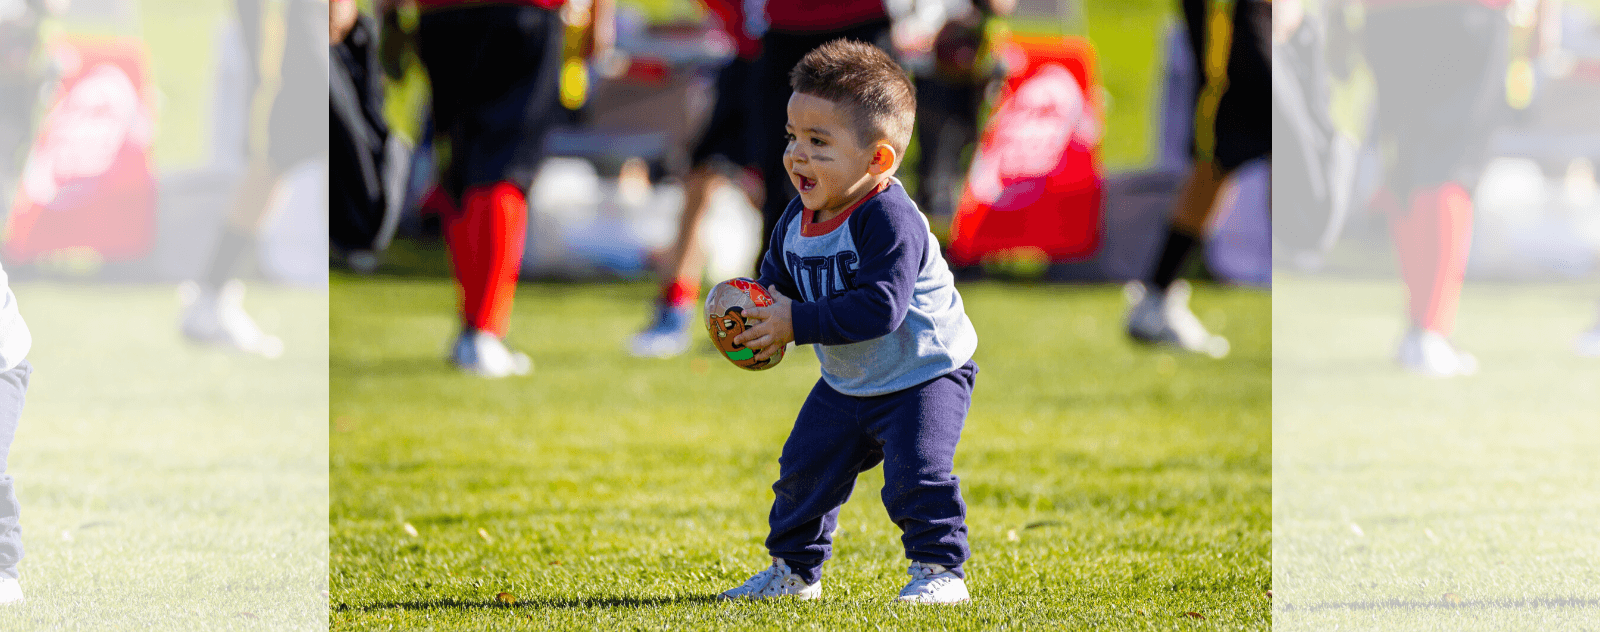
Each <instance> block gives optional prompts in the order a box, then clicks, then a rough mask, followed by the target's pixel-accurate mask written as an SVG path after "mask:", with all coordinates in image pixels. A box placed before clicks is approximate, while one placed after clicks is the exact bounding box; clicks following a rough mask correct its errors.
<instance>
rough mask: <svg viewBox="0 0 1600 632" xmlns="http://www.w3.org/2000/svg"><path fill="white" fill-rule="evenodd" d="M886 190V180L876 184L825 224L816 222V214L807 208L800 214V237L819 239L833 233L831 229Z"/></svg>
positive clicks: (887, 185) (887, 184) (887, 182)
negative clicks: (870, 190)
mask: <svg viewBox="0 0 1600 632" xmlns="http://www.w3.org/2000/svg"><path fill="white" fill-rule="evenodd" d="M888 188H889V181H888V180H884V181H883V182H880V183H878V186H877V187H876V188H874V189H872V192H871V193H868V194H866V196H864V197H862V198H861V199H860V200H856V203H855V204H852V205H851V206H850V208H847V209H845V210H844V212H843V213H840V214H838V215H835V216H833V219H830V220H828V221H826V222H820V223H819V222H817V221H816V217H817V212H816V211H814V210H811V209H809V208H808V209H805V210H804V211H802V212H801V213H800V236H801V237H821V236H823V235H826V234H828V233H831V232H833V229H835V228H838V227H839V226H840V225H841V224H844V221H845V220H847V219H850V214H851V213H854V212H856V209H858V208H861V205H862V204H866V203H867V200H870V199H872V198H874V197H877V195H878V194H879V193H883V192H884V191H885V190H888Z"/></svg>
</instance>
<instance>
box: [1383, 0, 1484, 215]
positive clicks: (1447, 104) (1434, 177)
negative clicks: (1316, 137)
mask: <svg viewBox="0 0 1600 632" xmlns="http://www.w3.org/2000/svg"><path fill="white" fill-rule="evenodd" d="M1419 34H1421V35H1419ZM1509 34H1510V22H1509V21H1508V20H1507V19H1506V16H1505V13H1504V11H1501V10H1497V9H1491V8H1488V7H1485V6H1483V5H1480V4H1475V3H1470V4H1469V3H1442V4H1421V5H1402V6H1394V7H1383V8H1373V9H1369V10H1368V12H1367V15H1366V27H1365V31H1364V33H1363V39H1362V48H1363V52H1364V53H1365V54H1366V58H1367V66H1368V67H1370V68H1371V69H1372V75H1373V79H1374V80H1375V81H1376V83H1377V88H1378V116H1377V131H1378V134H1379V138H1380V139H1388V140H1389V141H1392V142H1393V147H1394V161H1393V164H1392V165H1390V167H1389V168H1388V174H1387V177H1388V181H1389V185H1390V186H1391V187H1393V188H1394V189H1395V190H1396V191H1397V192H1405V191H1410V190H1412V189H1414V188H1417V187H1426V186H1433V185H1437V184H1440V183H1443V182H1451V181H1454V182H1461V183H1463V184H1466V185H1468V186H1471V185H1472V184H1473V183H1474V182H1475V181H1476V180H1477V177H1478V175H1479V173H1480V172H1481V171H1482V169H1483V166H1484V165H1485V164H1487V162H1488V157H1489V153H1488V152H1489V141H1490V134H1491V132H1492V131H1493V129H1494V125H1495V124H1496V123H1498V122H1500V121H1502V120H1503V117H1504V116H1505V115H1506V113H1507V107H1508V106H1507V105H1506V101H1505V89H1506V88H1505V78H1506V68H1507V63H1508V55H1509V50H1508V48H1509V47H1508V41H1509V40H1508V38H1509ZM1419 37H1420V38H1422V41H1419Z"/></svg>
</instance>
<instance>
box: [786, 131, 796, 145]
mask: <svg viewBox="0 0 1600 632" xmlns="http://www.w3.org/2000/svg"><path fill="white" fill-rule="evenodd" d="M783 140H784V141H785V142H790V143H792V142H794V140H795V136H794V134H790V133H788V132H784V133H783Z"/></svg>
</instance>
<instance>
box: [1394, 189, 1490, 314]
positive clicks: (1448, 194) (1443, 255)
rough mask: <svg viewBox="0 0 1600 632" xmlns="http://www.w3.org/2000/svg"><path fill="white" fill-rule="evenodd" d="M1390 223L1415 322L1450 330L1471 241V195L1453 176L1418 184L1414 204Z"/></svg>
mask: <svg viewBox="0 0 1600 632" xmlns="http://www.w3.org/2000/svg"><path fill="white" fill-rule="evenodd" d="M1389 226H1390V229H1391V234H1392V235H1393V236H1394V242H1395V251H1396V252H1397V253H1398V255H1399V257H1398V258H1399V262H1400V277H1401V279H1402V281H1404V283H1405V286H1406V290H1407V294H1408V296H1409V301H1408V305H1409V310H1408V311H1409V314H1410V316H1411V322H1412V324H1414V325H1415V326H1417V327H1419V328H1421V329H1423V330H1426V331H1432V332H1435V333H1438V334H1440V335H1443V336H1449V335H1450V334H1451V333H1453V332H1454V331H1455V318H1456V310H1457V308H1458V306H1459V305H1460V302H1461V284H1462V282H1463V280H1464V279H1465V277H1466V269H1467V253H1468V251H1469V249H1470V248H1471V245H1472V197H1471V196H1470V195H1469V194H1468V193H1467V190H1466V189H1464V188H1462V187H1461V185H1459V184H1456V183H1453V182H1447V183H1444V184H1441V185H1438V186H1432V187H1424V188H1421V189H1418V190H1416V191H1415V192H1414V193H1413V194H1412V195H1411V205H1410V208H1409V209H1406V210H1404V211H1403V212H1400V213H1396V214H1393V215H1391V216H1390V221H1389Z"/></svg>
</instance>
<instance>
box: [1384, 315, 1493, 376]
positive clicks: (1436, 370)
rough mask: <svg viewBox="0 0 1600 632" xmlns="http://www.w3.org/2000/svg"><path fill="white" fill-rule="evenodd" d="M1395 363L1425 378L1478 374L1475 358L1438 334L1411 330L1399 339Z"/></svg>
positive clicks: (1417, 329) (1423, 330)
mask: <svg viewBox="0 0 1600 632" xmlns="http://www.w3.org/2000/svg"><path fill="white" fill-rule="evenodd" d="M1395 362H1397V363H1399V364H1400V368H1403V369H1405V370H1407V371H1410V372H1412V373H1416V374H1418V375H1425V376H1428V377H1441V378H1442V377H1455V376H1458V375H1472V374H1474V373H1477V372H1478V359H1477V358H1474V357H1472V354H1470V353H1467V352H1465V351H1461V350H1460V349H1457V348H1456V347H1455V345H1453V344H1450V340H1449V339H1447V338H1445V337H1444V336H1443V335H1441V334H1439V333H1438V332H1434V331H1429V330H1426V329H1422V328H1416V327H1414V328H1412V329H1411V330H1410V331H1408V332H1406V336H1405V338H1402V339H1401V340H1400V348H1399V349H1398V350H1396V351H1395Z"/></svg>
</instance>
